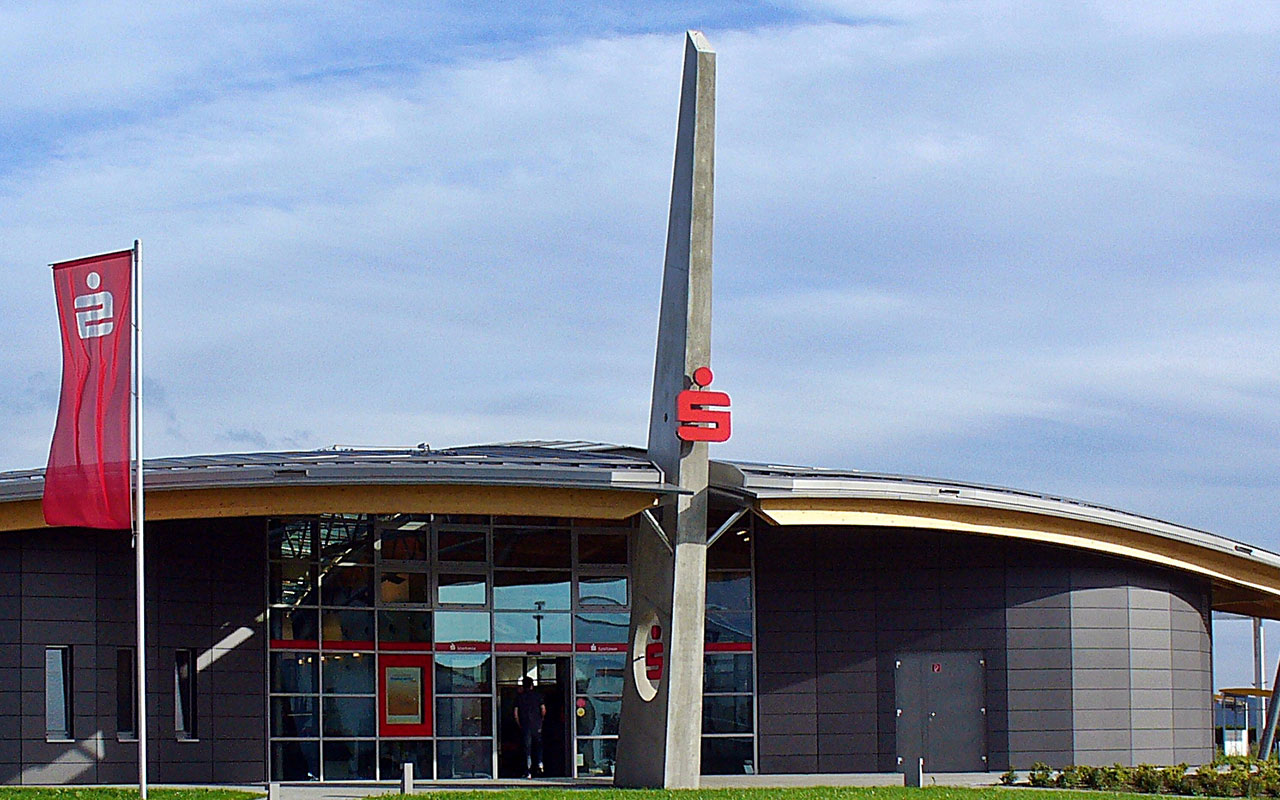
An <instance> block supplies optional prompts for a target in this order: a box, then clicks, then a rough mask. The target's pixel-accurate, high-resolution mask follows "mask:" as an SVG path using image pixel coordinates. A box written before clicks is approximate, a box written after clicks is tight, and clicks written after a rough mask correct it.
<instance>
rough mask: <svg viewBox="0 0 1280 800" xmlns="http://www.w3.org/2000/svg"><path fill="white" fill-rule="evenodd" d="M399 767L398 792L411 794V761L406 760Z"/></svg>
mask: <svg viewBox="0 0 1280 800" xmlns="http://www.w3.org/2000/svg"><path fill="white" fill-rule="evenodd" d="M400 769H401V772H400V794H413V763H412V762H408V761H406V762H405V763H404V764H403V765H401V767H400Z"/></svg>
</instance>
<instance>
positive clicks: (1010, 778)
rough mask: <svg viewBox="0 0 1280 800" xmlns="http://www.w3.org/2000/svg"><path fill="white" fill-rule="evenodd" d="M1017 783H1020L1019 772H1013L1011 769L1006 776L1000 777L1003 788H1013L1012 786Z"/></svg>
mask: <svg viewBox="0 0 1280 800" xmlns="http://www.w3.org/2000/svg"><path fill="white" fill-rule="evenodd" d="M1017 782H1018V772H1017V770H1012V769H1011V770H1009V771H1008V772H1006V773H1005V774H1003V775H1001V776H1000V785H1001V786H1012V785H1014V784H1015V783H1017Z"/></svg>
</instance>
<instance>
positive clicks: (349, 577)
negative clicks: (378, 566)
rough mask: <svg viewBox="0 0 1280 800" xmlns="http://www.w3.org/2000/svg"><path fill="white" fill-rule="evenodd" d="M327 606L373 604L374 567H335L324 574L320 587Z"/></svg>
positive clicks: (324, 603) (323, 601)
mask: <svg viewBox="0 0 1280 800" xmlns="http://www.w3.org/2000/svg"><path fill="white" fill-rule="evenodd" d="M320 598H321V603H322V604H323V605H326V606H371V605H373V567H335V568H332V569H330V570H329V571H328V572H326V573H325V574H324V580H323V584H322V585H321V589H320Z"/></svg>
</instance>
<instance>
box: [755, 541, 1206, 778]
mask: <svg viewBox="0 0 1280 800" xmlns="http://www.w3.org/2000/svg"><path fill="white" fill-rule="evenodd" d="M756 547H757V550H756V564H757V583H756V585H757V602H758V608H759V613H758V619H757V626H758V635H757V650H758V653H759V676H758V680H759V682H760V689H761V692H762V696H761V699H760V706H759V710H760V715H761V716H760V720H759V728H758V736H759V742H760V765H759V766H760V770H761V771H762V772H766V773H768V772H787V771H808V770H811V769H817V770H819V771H841V770H847V769H848V767H847V765H848V764H850V763H854V761H855V760H856V761H857V763H866V764H869V765H871V766H868V767H867V768H868V769H874V770H893V769H896V768H897V764H896V758H895V755H894V754H895V752H896V744H895V730H896V716H895V711H896V709H895V700H894V668H893V661H894V655H895V654H897V653H909V652H924V651H953V650H981V651H982V652H983V653H984V654H985V656H986V658H987V668H986V669H987V671H986V681H987V689H986V694H987V697H986V701H987V711H988V714H987V729H988V730H987V740H988V741H987V746H988V756H989V767H990V768H991V769H1004V768H1007V767H1008V766H1014V767H1017V768H1026V767H1028V766H1030V764H1031V763H1032V762H1033V761H1037V760H1042V761H1046V762H1049V763H1051V764H1056V765H1064V764H1067V763H1071V762H1073V761H1077V760H1079V761H1080V762H1081V763H1095V762H1096V763H1108V764H1109V763H1112V762H1114V761H1117V760H1119V761H1123V762H1126V763H1128V762H1130V761H1132V760H1133V759H1134V758H1135V757H1136V756H1138V755H1141V756H1143V757H1144V758H1147V759H1148V760H1151V759H1156V756H1160V758H1159V759H1156V760H1157V761H1160V762H1163V763H1170V762H1172V761H1173V760H1174V759H1175V757H1176V760H1187V761H1189V762H1190V761H1205V760H1208V758H1209V757H1210V756H1211V755H1212V753H1211V750H1210V748H1209V744H1208V743H1209V739H1210V736H1211V731H1210V728H1209V725H1208V709H1209V702H1210V692H1209V686H1210V681H1209V675H1210V673H1209V668H1210V666H1211V663H1210V662H1211V656H1210V638H1209V629H1208V608H1209V598H1208V592H1207V586H1206V585H1205V584H1204V583H1203V582H1202V581H1200V580H1199V579H1196V578H1193V577H1191V576H1186V575H1181V574H1178V573H1174V572H1171V571H1168V570H1164V569H1161V568H1158V567H1153V566H1147V565H1142V564H1138V563H1134V562H1126V561H1122V560H1118V559H1113V558H1109V557H1104V556H1096V555H1092V554H1088V553H1082V552H1079V551H1073V550H1066V549H1061V548H1055V547H1049V546H1041V545H1035V544H1032V543H1022V542H1008V541H1004V540H997V539H983V538H980V537H973V536H964V535H958V534H946V533H937V532H925V531H910V530H905V531H904V530H899V529H892V530H889V529H886V530H874V529H861V530H853V529H821V528H809V529H805V528H788V529H771V528H768V527H764V526H762V527H761V528H760V529H758V532H757V538H756ZM809 618H811V619H812V624H810V622H809V621H808V620H809ZM810 675H811V676H813V677H814V679H815V680H813V681H810V680H808V676H810ZM815 709H816V712H817V713H816V714H815ZM793 714H794V716H792V715H793ZM810 725H811V726H813V727H812V728H808V729H806V728H805V726H810ZM1162 726H1163V727H1162ZM805 731H810V732H812V734H813V736H814V747H815V748H816V749H815V751H814V752H815V753H816V755H817V761H816V762H811V761H810V760H809V759H808V755H809V751H808V750H807V749H806V750H805V751H804V753H803V754H798V753H788V752H786V746H787V745H789V744H793V743H795V742H797V741H799V740H797V739H795V738H793V737H796V736H798V735H801V734H802V733H803V732H805ZM857 748H865V751H858V750H857ZM1191 756H1195V757H1194V758H1192V757H1191Z"/></svg>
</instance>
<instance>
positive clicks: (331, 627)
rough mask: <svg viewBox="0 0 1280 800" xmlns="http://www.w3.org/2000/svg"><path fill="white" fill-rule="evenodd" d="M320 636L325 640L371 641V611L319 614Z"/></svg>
mask: <svg viewBox="0 0 1280 800" xmlns="http://www.w3.org/2000/svg"><path fill="white" fill-rule="evenodd" d="M321 622H322V626H321V627H322V630H323V633H322V636H323V639H324V641H326V642H360V643H364V642H372V641H373V611H337V610H332V611H331V610H329V609H325V610H324V612H323V613H322V614H321Z"/></svg>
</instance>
